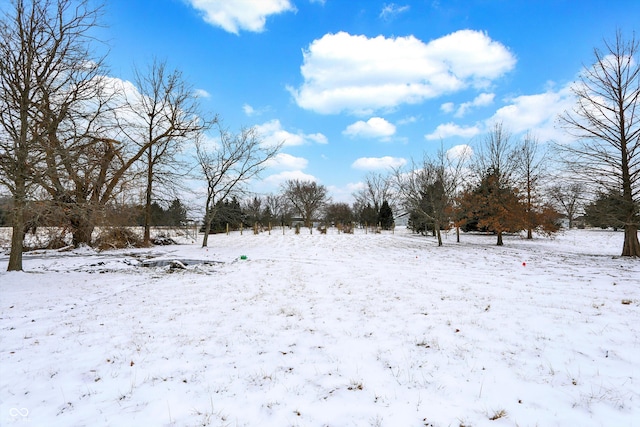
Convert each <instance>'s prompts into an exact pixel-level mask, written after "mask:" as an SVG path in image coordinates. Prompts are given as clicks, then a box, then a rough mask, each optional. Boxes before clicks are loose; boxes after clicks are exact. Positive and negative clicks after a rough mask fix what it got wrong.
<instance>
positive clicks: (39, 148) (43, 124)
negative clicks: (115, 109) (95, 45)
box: [0, 0, 102, 270]
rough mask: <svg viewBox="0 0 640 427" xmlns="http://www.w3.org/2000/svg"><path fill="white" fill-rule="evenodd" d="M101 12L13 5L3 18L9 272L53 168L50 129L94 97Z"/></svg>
mask: <svg viewBox="0 0 640 427" xmlns="http://www.w3.org/2000/svg"><path fill="white" fill-rule="evenodd" d="M99 11H100V8H99V7H98V8H93V7H91V6H90V2H89V1H88V0H79V1H72V0H42V1H35V0H31V1H30V0H12V1H11V2H10V8H8V9H7V10H6V11H5V13H4V15H3V16H2V21H1V22H0V39H1V41H0V125H1V129H0V132H1V133H0V179H1V180H2V183H3V184H4V185H6V186H7V188H8V189H9V191H10V192H11V194H12V197H13V220H12V224H13V235H12V241H11V253H10V255H9V263H8V270H22V249H23V246H22V245H23V239H24V229H23V227H24V215H25V209H26V206H27V199H28V197H29V192H30V189H32V188H33V186H34V185H35V184H36V183H38V182H39V181H40V180H41V179H42V174H43V170H44V169H46V168H51V167H53V165H52V164H47V163H46V162H45V147H44V145H45V143H46V141H47V140H48V139H49V138H50V137H51V134H52V132H54V131H53V130H52V125H55V124H56V123H59V122H61V121H62V120H64V119H66V118H67V117H68V116H69V115H70V114H72V112H73V109H74V107H75V106H76V105H77V104H78V103H81V102H84V101H86V100H87V99H88V98H89V97H90V95H91V94H92V93H94V87H93V86H94V83H95V80H94V78H95V77H96V76H97V74H98V70H100V69H101V63H102V58H98V57H96V56H95V55H93V53H92V51H91V49H90V43H91V42H92V41H93V38H92V34H90V33H91V31H92V29H93V28H94V27H95V26H96V25H97V18H98V15H99ZM51 106H55V109H53V108H51Z"/></svg>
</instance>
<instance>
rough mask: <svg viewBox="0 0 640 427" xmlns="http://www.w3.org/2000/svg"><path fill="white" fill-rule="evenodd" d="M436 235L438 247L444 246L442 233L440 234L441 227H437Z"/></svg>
mask: <svg viewBox="0 0 640 427" xmlns="http://www.w3.org/2000/svg"><path fill="white" fill-rule="evenodd" d="M436 233H437V235H438V246H442V233H440V225H439V224H438V225H437V229H436Z"/></svg>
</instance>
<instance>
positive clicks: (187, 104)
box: [122, 59, 210, 245]
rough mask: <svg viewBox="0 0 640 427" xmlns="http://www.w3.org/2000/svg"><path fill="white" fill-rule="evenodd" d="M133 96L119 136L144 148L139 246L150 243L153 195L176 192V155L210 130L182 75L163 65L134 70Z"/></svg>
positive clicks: (180, 165)
mask: <svg viewBox="0 0 640 427" xmlns="http://www.w3.org/2000/svg"><path fill="white" fill-rule="evenodd" d="M134 83H135V85H136V88H137V92H136V93H135V95H134V96H133V99H128V100H127V101H128V112H127V113H126V114H124V115H123V116H124V118H125V119H128V120H126V121H127V122H128V123H123V126H122V131H123V132H124V133H125V134H126V135H127V136H128V138H129V139H130V140H131V141H133V142H134V143H135V144H136V145H138V146H140V147H143V146H146V147H147V148H146V150H145V153H144V155H143V156H142V158H141V163H142V165H143V166H142V170H143V173H144V175H145V204H144V206H145V209H144V238H143V244H145V245H148V244H149V241H150V226H151V203H152V200H153V197H154V195H155V192H154V189H155V188H156V187H161V188H163V189H164V190H165V191H166V190H175V189H176V188H177V187H178V186H179V181H180V179H181V177H182V176H184V175H185V170H186V169H187V168H186V165H185V164H184V162H181V161H179V158H178V155H179V154H180V152H181V151H182V147H183V145H184V144H185V143H186V142H187V141H188V140H195V138H196V135H198V134H199V133H201V132H204V131H205V130H206V129H207V128H209V127H210V123H208V122H206V121H204V120H201V119H200V117H201V114H200V113H199V106H198V103H197V98H196V96H195V95H194V91H193V88H192V87H191V86H189V85H188V84H187V83H186V82H185V80H184V78H183V77H182V73H180V71H178V70H173V71H170V70H168V69H167V64H166V62H164V61H159V60H157V59H154V60H153V62H152V63H151V65H149V67H148V70H146V71H145V72H142V71H140V70H139V69H137V68H136V69H135V77H134Z"/></svg>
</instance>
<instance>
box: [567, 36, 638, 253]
mask: <svg viewBox="0 0 640 427" xmlns="http://www.w3.org/2000/svg"><path fill="white" fill-rule="evenodd" d="M604 44H605V49H604V50H601V49H598V48H596V49H594V55H595V62H594V64H593V65H592V66H591V67H585V69H584V70H583V72H582V74H581V76H580V79H579V81H578V82H577V83H576V84H574V86H573V92H574V94H575V96H576V98H577V102H576V105H575V107H574V108H573V110H572V111H565V112H564V113H563V114H562V115H561V116H560V122H561V123H562V124H563V125H564V127H565V128H566V129H567V131H568V132H569V133H570V134H571V135H573V136H575V137H576V138H580V141H579V142H578V143H576V144H570V145H567V146H564V147H561V149H562V151H563V152H564V154H565V159H566V160H567V161H566V164H567V166H568V168H569V169H570V171H571V172H572V173H573V174H574V175H575V176H579V177H582V178H583V179H584V180H585V181H587V182H590V183H594V184H595V185H596V187H597V188H596V190H600V191H602V190H603V189H604V190H605V192H606V193H616V194H620V198H621V199H620V208H621V209H622V211H623V212H621V214H622V216H623V217H624V222H625V225H624V229H625V231H624V243H623V247H622V256H634V257H638V256H640V242H639V241H638V223H639V222H640V219H639V212H638V201H639V199H640V111H639V107H640V106H639V101H640V57H638V52H639V49H640V42H639V41H638V40H637V39H636V38H635V36H634V37H632V38H631V40H628V41H625V40H624V39H623V36H622V34H621V32H620V31H618V32H617V33H616V37H615V40H613V41H612V42H608V41H605V43H604Z"/></svg>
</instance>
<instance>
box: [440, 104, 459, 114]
mask: <svg viewBox="0 0 640 427" xmlns="http://www.w3.org/2000/svg"><path fill="white" fill-rule="evenodd" d="M455 109H456V104H454V103H453V102H445V103H444V104H442V105H441V106H440V110H442V111H443V112H445V113H451V112H453V110H455Z"/></svg>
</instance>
